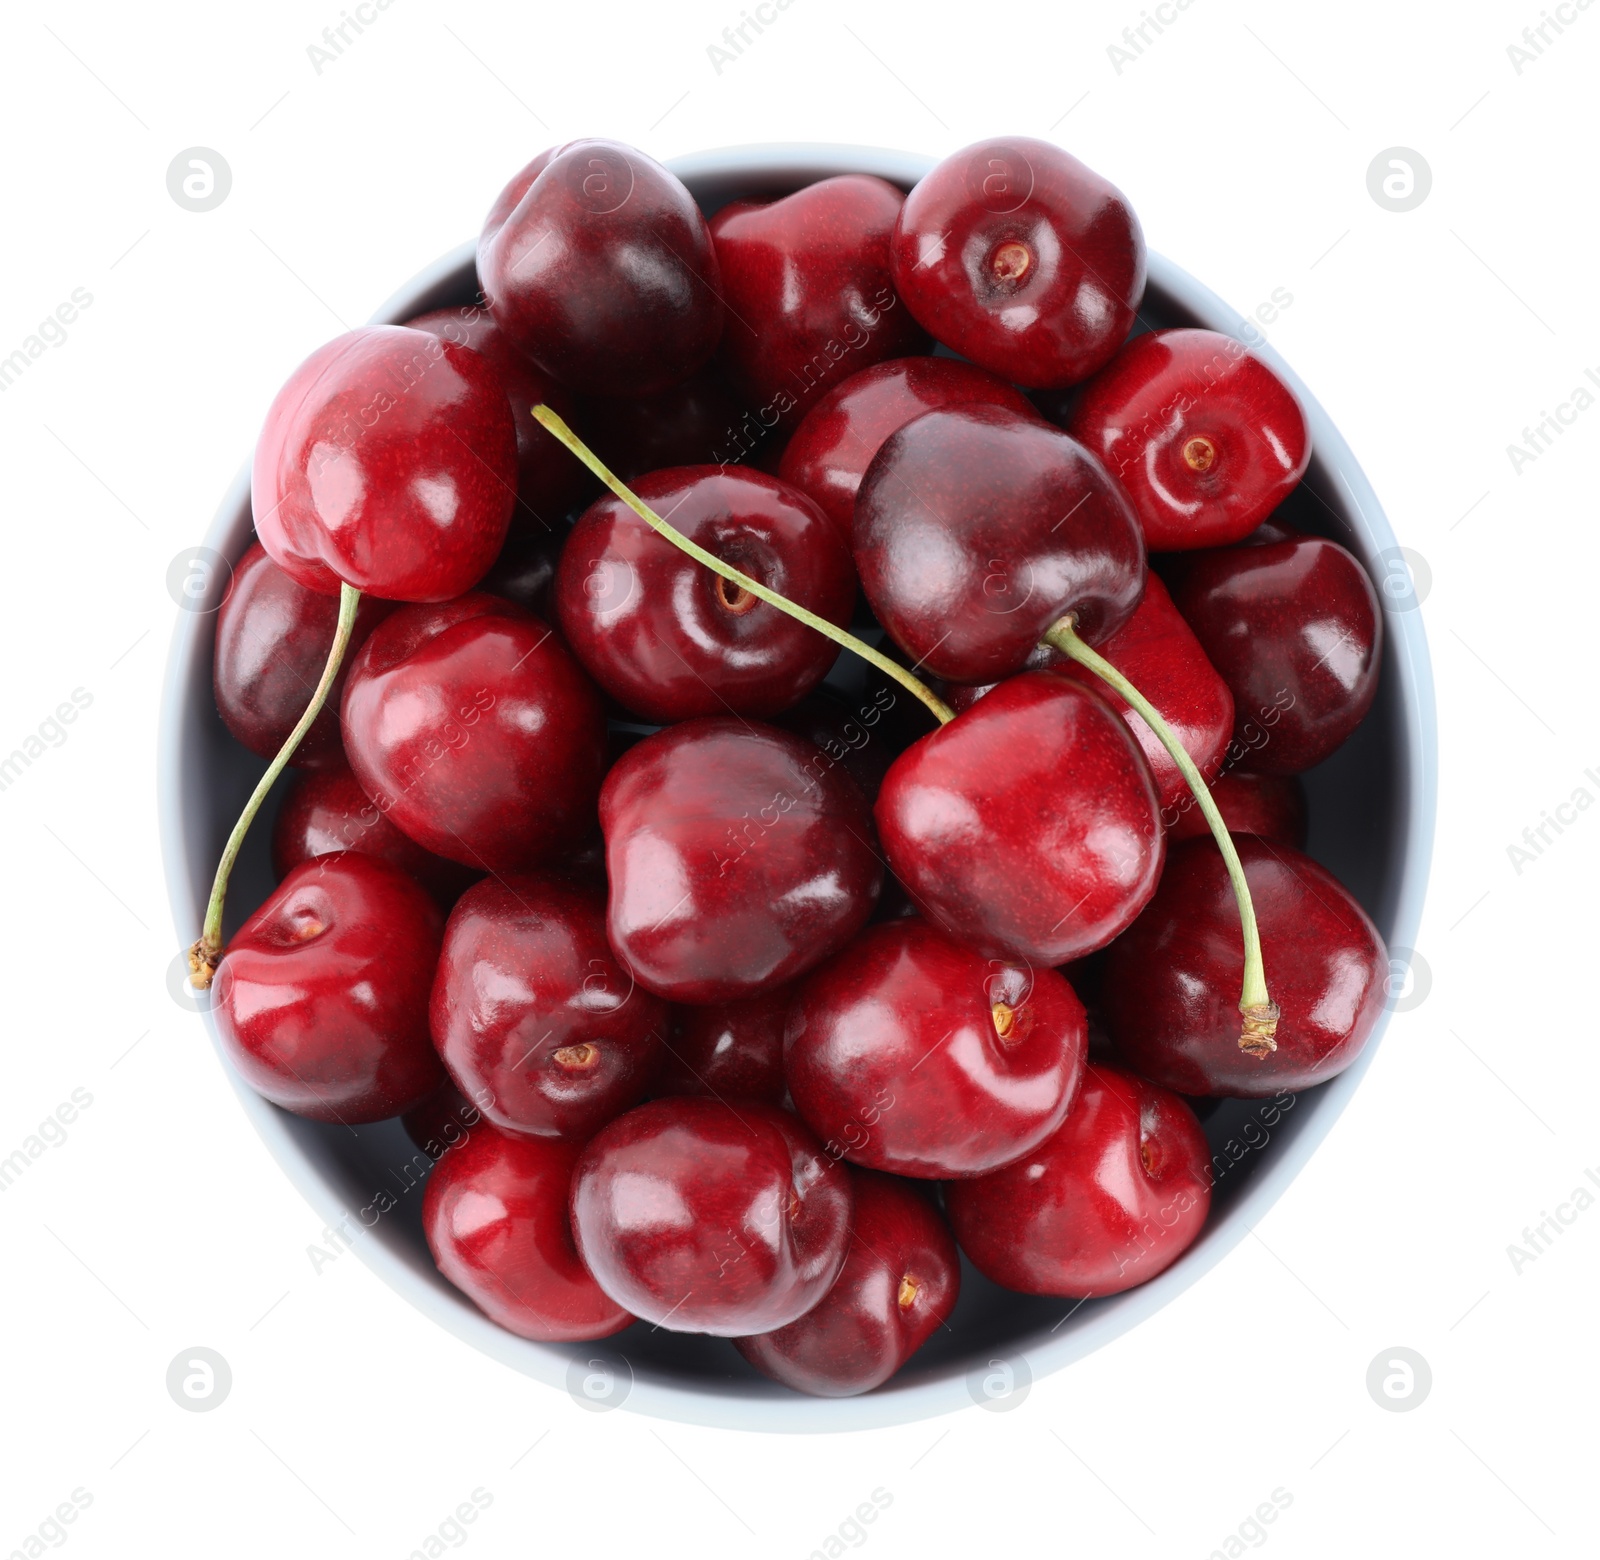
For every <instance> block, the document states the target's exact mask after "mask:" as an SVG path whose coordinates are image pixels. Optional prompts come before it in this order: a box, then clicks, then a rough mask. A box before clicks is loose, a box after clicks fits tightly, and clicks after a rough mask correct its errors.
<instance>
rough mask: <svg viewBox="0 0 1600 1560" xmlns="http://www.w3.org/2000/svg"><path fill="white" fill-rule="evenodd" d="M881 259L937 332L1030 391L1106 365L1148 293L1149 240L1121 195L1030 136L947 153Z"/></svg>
mask: <svg viewBox="0 0 1600 1560" xmlns="http://www.w3.org/2000/svg"><path fill="white" fill-rule="evenodd" d="M890 263H891V270H892V274H893V277H894V285H895V287H896V289H897V290H898V291H899V294H900V296H901V297H902V298H904V299H905V301H906V305H907V307H908V308H909V309H910V310H911V312H912V313H913V314H914V315H915V316H916V317H917V319H918V320H919V321H920V322H921V323H922V325H923V326H924V327H925V328H926V329H928V330H930V331H932V332H933V335H934V337H935V338H936V339H937V340H939V341H942V342H943V343H944V344H945V346H947V347H949V348H951V349H952V350H953V351H955V352H958V353H960V354H961V356H962V357H966V358H971V359H972V361H973V362H974V363H977V364H979V365H981V366H982V367H984V368H987V369H990V370H992V371H993V372H994V373H996V374H999V375H1001V376H1002V377H1003V378H1005V379H1009V380H1011V381H1012V382H1013V383H1015V384H1019V385H1026V386H1028V387H1029V388H1035V389H1060V388H1062V387H1064V386H1066V385H1074V384H1077V383H1078V382H1079V380H1082V379H1087V378H1088V377H1089V375H1090V374H1092V373H1094V371H1095V370H1096V369H1098V368H1100V367H1102V366H1103V365H1104V364H1105V363H1107V362H1108V361H1110V359H1111V356H1112V354H1113V353H1114V352H1115V351H1116V350H1117V348H1118V346H1120V345H1121V343H1122V339H1123V338H1124V337H1125V336H1126V335H1127V334H1128V331H1129V329H1130V328H1131V327H1132V325H1133V318H1134V311H1135V310H1136V309H1137V308H1138V307H1139V300H1140V299H1141V298H1142V297H1143V296H1144V279H1145V250H1144V234H1143V233H1142V232H1141V231H1140V228H1139V221H1138V218H1137V217H1135V216H1134V214H1133V212H1132V210H1131V209H1130V207H1129V206H1128V203H1127V201H1126V199H1124V197H1123V195H1122V193H1121V191H1119V190H1118V189H1116V188H1115V187H1114V186H1113V185H1111V184H1109V183H1107V182H1106V180H1104V179H1102V178H1101V177H1100V176H1099V174H1097V173H1094V172H1092V171H1091V170H1090V169H1088V168H1086V167H1084V165H1083V164H1082V163H1081V162H1079V161H1078V160H1077V158H1075V157H1069V156H1068V155H1067V154H1066V153H1065V152H1064V151H1062V150H1061V148H1060V147H1058V146H1051V145H1049V144H1048V143H1047V142H1045V141H1035V140H1031V139H1029V138H1028V137H1025V136H1016V137H1008V138H1006V139H1005V140H994V141H980V142H978V143H977V144H976V145H975V146H969V147H967V148H965V149H964V150H962V151H959V152H955V153H952V154H951V155H950V156H949V157H946V158H945V160H944V161H943V162H941V163H940V164H939V165H938V167H936V168H935V169H934V170H933V172H932V173H930V174H928V175H927V176H926V177H925V178H924V179H923V180H922V182H921V183H920V184H918V185H917V187H916V188H915V189H914V190H912V192H911V193H910V195H908V196H907V197H906V203H905V206H904V208H903V209H902V210H901V213H900V220H899V222H898V224H897V225H896V227H895V232H894V241H893V245H892V249H891V262H890Z"/></svg>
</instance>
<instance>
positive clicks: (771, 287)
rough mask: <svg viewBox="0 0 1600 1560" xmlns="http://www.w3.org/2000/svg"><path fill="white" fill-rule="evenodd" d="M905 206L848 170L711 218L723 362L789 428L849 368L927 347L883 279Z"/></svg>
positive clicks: (884, 187) (888, 187) (885, 187)
mask: <svg viewBox="0 0 1600 1560" xmlns="http://www.w3.org/2000/svg"><path fill="white" fill-rule="evenodd" d="M904 200H905V196H904V195H902V194H901V193H900V191H899V190H897V189H896V188H895V187H894V185H892V184H889V183H887V182H886V181H885V180H883V179H876V178H873V177H871V176H870V175H868V174H862V173H846V174H841V175H840V176H838V177H837V178H832V179H820V180H818V181H817V183H815V184H808V185H806V186H805V188H804V189H800V190H796V191H795V193H794V194H793V195H786V196H785V197H784V198H783V199H782V200H775V201H766V202H754V201H734V202H732V203H731V204H730V205H727V206H724V207H723V208H722V210H721V211H719V212H718V213H717V214H716V216H715V217H713V218H712V219H711V238H712V242H713V243H714V244H715V245H716V249H717V264H718V267H719V268H720V270H721V272H722V287H723V296H724V298H725V299H726V300H727V305H728V322H727V325H726V327H725V329H724V331H723V335H722V357H723V360H724V361H725V363H726V364H727V367H728V371H729V375H730V377H731V378H732V379H733V382H734V383H735V385H737V386H738V388H739V389H740V390H741V391H743V392H744V394H745V395H746V397H748V399H749V400H750V401H751V402H753V403H754V404H755V405H757V406H758V407H760V408H762V409H763V410H764V411H766V412H770V413H772V414H774V415H776V416H779V417H784V418H787V419H789V420H790V422H791V425H792V423H793V422H797V421H798V420H799V418H800V417H801V416H804V415H805V409H806V408H808V407H810V406H812V405H813V404H814V403H815V402H816V399H817V397H818V396H820V395H821V394H822V393H823V392H824V391H826V390H829V389H831V388H832V387H833V386H834V385H836V384H838V383H839V381H840V380H842V379H845V378H847V377H848V376H849V375H850V374H853V373H854V372H855V371H856V370H857V369H861V368H866V367H868V366H869V365H870V364H873V363H880V362H882V361H883V360H884V359H885V358H894V357H901V356H904V355H905V354H907V353H911V352H921V351H923V350H925V349H926V347H927V345H928V338H927V336H926V335H925V334H924V332H923V330H922V327H921V326H920V325H918V324H917V322H916V321H915V320H914V319H913V318H912V317H911V315H910V314H909V312H907V310H906V309H905V308H904V307H903V306H902V305H901V303H900V300H899V299H898V298H897V297H896V296H895V291H894V287H893V284H892V283H891V282H890V280H889V237H890V235H891V234H892V233H893V231H894V225H895V219H896V218H897V217H898V216H899V215H900V207H901V205H902V203H903V202H904Z"/></svg>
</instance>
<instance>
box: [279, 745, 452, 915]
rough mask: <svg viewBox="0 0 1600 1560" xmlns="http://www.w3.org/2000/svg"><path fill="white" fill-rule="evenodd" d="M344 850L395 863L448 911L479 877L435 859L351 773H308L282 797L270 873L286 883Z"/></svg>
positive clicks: (442, 858)
mask: <svg viewBox="0 0 1600 1560" xmlns="http://www.w3.org/2000/svg"><path fill="white" fill-rule="evenodd" d="M341 850H358V851H361V852H362V853H363V854H365V855H368V856H381V857H382V858H383V859H384V860H385V861H390V862H393V863H394V865H395V866H397V867H399V868H400V870H401V871H402V872H405V873H406V874H407V875H408V876H410V877H414V878H415V879H416V880H417V882H419V883H420V884H421V885H422V886H423V887H424V888H425V889H427V891H428V892H429V893H430V894H431V895H432V896H433V898H434V900H435V902H436V903H437V904H438V905H439V907H440V909H442V910H446V911H448V910H449V908H450V906H451V905H453V904H454V903H455V902H456V900H457V899H458V898H459V897H460V895H461V892H462V890H463V889H464V888H466V887H467V885H468V884H469V883H471V882H472V881H473V878H474V876H475V874H474V873H473V872H472V870H471V868H469V867H464V866H462V865H461V863H460V862H458V861H446V860H445V858H444V857H443V856H435V855H434V854H433V853H432V852H431V851H426V850H424V849H423V848H422V847H421V846H420V845H419V844H417V842H416V841H415V840H414V839H412V838H411V836H410V835H409V834H402V833H401V832H400V830H399V829H397V828H396V827H395V826H394V825H393V824H392V823H391V822H390V821H389V820H388V818H386V817H385V816H384V813H383V810H382V809H381V808H380V807H379V806H378V804H377V803H376V802H374V801H373V800H372V799H371V798H370V797H369V796H368V795H367V793H366V792H365V791H363V790H362V789H361V782H360V781H359V780H357V779H356V777H355V776H354V775H353V774H352V773H351V772H350V771H349V770H348V769H330V770H324V771H322V772H320V773H318V774H314V775H305V776H303V777H302V778H301V779H300V780H298V781H297V782H296V783H295V785H294V786H293V788H292V789H291V790H290V792H289V794H288V795H287V796H285V797H284V799H283V805H282V806H281V807H280V808H279V809H278V817H277V821H276V822H275V823H274V824H273V826H272V870H273V871H274V872H275V873H277V875H278V877H279V878H280V879H283V878H286V877H288V875H289V874H290V873H291V872H293V871H294V869H295V868H296V867H298V866H299V865H300V864H301V863H302V862H306V861H311V860H313V859H314V858H315V857H317V856H331V855H333V854H334V853H335V852H337V851H341Z"/></svg>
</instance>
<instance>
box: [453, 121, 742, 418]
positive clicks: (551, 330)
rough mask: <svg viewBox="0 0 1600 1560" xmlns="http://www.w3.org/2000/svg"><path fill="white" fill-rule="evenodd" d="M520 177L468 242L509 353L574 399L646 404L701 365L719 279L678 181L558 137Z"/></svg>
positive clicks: (712, 337)
mask: <svg viewBox="0 0 1600 1560" xmlns="http://www.w3.org/2000/svg"><path fill="white" fill-rule="evenodd" d="M531 166H532V165H530V167H531ZM528 174H529V169H524V170H523V171H522V172H521V173H519V174H518V175H517V177H516V179H514V180H513V181H512V186H511V187H508V189H507V190H506V191H505V192H504V194H503V195H502V197H501V200H500V201H497V202H496V209H495V211H493V212H491V214H490V224H491V225H490V226H488V227H486V229H485V232H484V235H483V237H482V238H481V239H480V240H479V243H478V277H479V280H480V281H481V283H482V285H483V290H484V293H485V295H486V296H487V298H488V300H489V308H490V311H491V312H492V313H493V315H494V318H495V323H496V324H497V325H499V326H500V328H501V329H502V330H503V331H504V332H505V334H506V336H507V338H508V339H509V340H510V342H511V344H512V345H513V346H514V347H516V348H517V350H518V351H519V352H522V353H523V354H524V355H525V356H527V357H530V358H532V359H533V361H534V362H535V363H536V364H538V366H539V367H540V368H542V369H543V370H544V371H545V372H546V373H548V374H551V375H553V376H554V377H555V378H556V379H558V380H559V381H560V382H561V383H562V384H564V385H568V386H570V387H571V388H572V389H574V390H577V391H579V392H580V393H582V394H585V395H649V394H652V393H654V392H655V391H658V390H664V389H666V388H667V386H668V385H671V384H675V383H676V382H677V381H678V380H680V379H684V378H686V377H687V376H688V375H689V374H691V373H693V372H694V371H695V369H697V368H699V367H700V366H701V365H702V364H703V363H705V362H706V360H707V359H708V358H709V357H710V356H711V354H712V352H713V351H715V350H716V345H717V340H718V338H719V337H720V336H721V334H722V315H723V309H722V300H721V294H720V288H721V280H720V277H719V275H718V272H717V257H716V253H715V251H714V250H713V248H712V244H711V234H710V232H709V231H708V230H707V228H706V221H705V218H704V217H703V216H702V215H701V214H700V208H699V207H698V206H696V205H695V203H694V197H693V196H692V195H690V193H689V192H688V190H686V189H685V188H684V187H683V184H682V183H681V182H680V181H679V180H678V179H677V178H675V177H674V176H673V175H672V174H670V173H668V172H667V170H666V169H665V168H663V167H662V166H661V164H660V163H658V162H656V161H655V160H654V159H653V158H649V157H646V156H645V155H644V153H643V152H640V151H637V150H636V149H634V148H633V147H630V146H622V145H620V144H619V143H618V142H616V141H600V140H584V141H569V142H567V143H566V144H565V145H564V146H561V147H558V148H556V149H555V150H554V151H552V152H551V154H550V155H549V157H548V160H547V161H545V162H544V164H543V166H542V167H539V168H538V169H537V171H536V172H534V173H533V176H532V178H531V179H529V178H528ZM525 180H526V182H524V181H525ZM518 187H520V190H521V193H520V194H519V195H518V197H517V200H516V203H515V205H514V206H513V207H512V209H511V210H510V211H509V212H508V213H506V215H505V216H504V219H503V220H497V219H498V217H499V208H500V207H501V206H502V205H504V204H506V203H507V202H508V199H509V197H510V196H511V195H512V194H513V193H515V191H516V190H517V188H518Z"/></svg>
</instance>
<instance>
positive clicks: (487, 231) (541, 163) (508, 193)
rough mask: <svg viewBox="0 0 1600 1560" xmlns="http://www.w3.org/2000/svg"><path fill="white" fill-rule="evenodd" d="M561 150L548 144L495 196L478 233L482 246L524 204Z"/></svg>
mask: <svg viewBox="0 0 1600 1560" xmlns="http://www.w3.org/2000/svg"><path fill="white" fill-rule="evenodd" d="M560 150H561V148H560V147H559V146H547V147H546V148H545V149H544V150H543V151H542V152H540V153H539V155H538V156H537V157H535V158H534V159H533V161H532V162H530V163H527V164H526V165H524V166H523V167H522V168H519V169H518V170H517V172H516V174H515V175H514V176H513V177H512V178H511V180H510V182H509V183H507V184H506V186H505V187H504V188H503V189H502V190H501V191H500V193H499V194H498V195H496V196H495V198H494V204H493V205H492V206H491V207H490V208H489V214H488V216H486V217H485V218H484V219H483V228H482V230H481V231H480V232H479V234H478V243H479V245H480V247H481V246H482V245H483V244H485V243H487V242H488V241H489V239H491V238H493V237H494V235H495V234H496V233H498V232H499V231H500V229H501V228H503V227H504V226H505V222H506V218H507V217H509V216H510V215H511V213H512V212H513V211H515V210H516V209H517V207H518V206H520V205H521V204H522V197H523V196H524V195H526V194H527V193H528V190H529V188H530V187H531V186H532V184H533V181H534V180H535V179H537V178H538V177H539V175H540V174H541V173H543V172H544V171H545V169H546V168H548V167H549V166H550V159H551V158H552V157H554V156H555V155H556V153H557V152H559V151H560Z"/></svg>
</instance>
